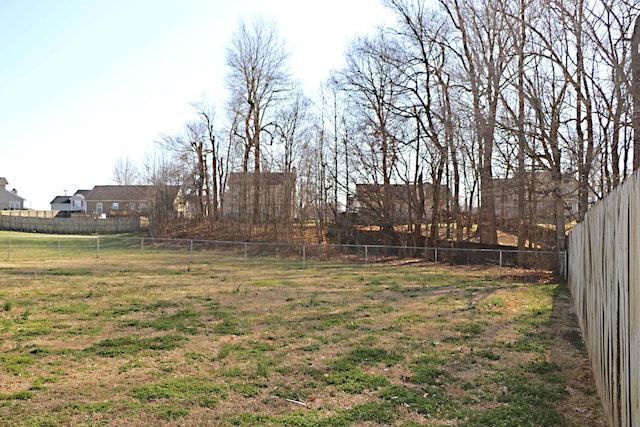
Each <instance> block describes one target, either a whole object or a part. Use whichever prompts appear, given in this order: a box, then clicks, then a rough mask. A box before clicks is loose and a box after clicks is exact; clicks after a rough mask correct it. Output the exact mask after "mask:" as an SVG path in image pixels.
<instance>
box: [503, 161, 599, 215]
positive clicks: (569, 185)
mask: <svg viewBox="0 0 640 427" xmlns="http://www.w3.org/2000/svg"><path fill="white" fill-rule="evenodd" d="M525 185H526V199H527V206H526V212H527V214H528V215H531V214H533V215H535V216H536V219H537V220H539V221H546V222H553V221H554V218H555V202H556V195H555V192H556V185H555V183H554V182H553V178H552V176H551V173H550V172H548V171H536V172H528V173H527V177H526V184H525ZM579 186H580V183H579V182H578V180H577V179H576V178H575V177H574V176H573V174H572V173H565V174H563V175H562V181H561V183H560V185H559V187H558V189H559V192H560V196H561V197H562V200H563V203H564V216H565V218H566V219H567V220H568V221H571V220H572V219H575V218H574V217H575V215H577V214H578V188H579ZM517 188H518V181H517V179H516V178H505V179H495V180H494V194H495V206H496V216H499V217H503V218H506V219H515V218H518V191H517ZM595 199H596V198H595V195H594V194H590V196H589V203H592V202H593V201H595Z"/></svg>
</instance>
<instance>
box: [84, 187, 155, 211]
mask: <svg viewBox="0 0 640 427" xmlns="http://www.w3.org/2000/svg"><path fill="white" fill-rule="evenodd" d="M84 198H85V202H86V208H87V210H86V213H89V214H94V215H102V216H140V215H145V214H147V213H148V210H149V205H150V198H151V186H147V185H96V186H95V187H93V189H92V190H90V191H89V192H88V193H86V194H85V195H84Z"/></svg>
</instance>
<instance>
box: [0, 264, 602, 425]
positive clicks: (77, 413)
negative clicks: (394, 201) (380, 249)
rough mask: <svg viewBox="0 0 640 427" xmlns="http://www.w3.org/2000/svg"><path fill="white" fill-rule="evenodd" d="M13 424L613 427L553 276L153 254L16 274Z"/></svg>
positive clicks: (0, 414)
mask: <svg viewBox="0 0 640 427" xmlns="http://www.w3.org/2000/svg"><path fill="white" fill-rule="evenodd" d="M0 424H1V425H16V426H20V425H33V426H56V425H87V426H88V425H90V426H100V425H112V426H119V425H122V426H137V425H139V426H142V425H145V426H146V425H183V426H192V425H195V426H198V425H202V426H225V425H269V426H348V425H358V426H361V425H363V426H374V425H395V426H422V425H427V426H431V425H439V426H442V425H459V426H554V425H558V426H563V425H569V426H571V425H573V426H600V425H604V420H603V416H602V411H601V408H600V405H599V401H598V398H597V395H596V392H595V389H594V385H593V380H592V378H591V370H590V368H589V364H588V362H587V356H586V354H585V351H584V348H583V346H582V342H581V340H580V335H579V330H578V326H577V323H576V320H575V317H574V316H573V314H572V309H571V304H570V297H569V294H568V292H567V290H566V289H565V288H564V287H563V286H559V285H557V284H555V283H554V282H553V281H551V280H550V278H549V277H548V276H547V275H545V274H532V273H531V272H522V271H513V270H506V269H500V270H499V269H493V270H487V269H468V268H467V269H445V268H443V267H442V266H439V267H438V269H437V270H436V269H435V268H434V266H433V265H422V266H421V265H419V264H405V265H390V264H373V265H371V264H370V265H349V264H342V263H328V262H323V263H320V262H310V263H307V265H306V268H305V269H302V268H301V266H300V263H299V262H288V261H286V260H277V259H273V258H244V257H232V256H230V255H228V254H227V255H225V254H220V253H209V254H206V255H202V254H201V255H200V256H198V257H197V259H195V260H194V259H193V258H191V257H189V256H187V257H185V256H184V255H180V254H175V253H172V254H168V253H164V254H163V253H145V254H139V253H138V254H129V255H126V256H108V257H100V258H96V257H93V258H89V257H87V258H84V259H75V260H71V259H66V260H64V259H56V260H46V259H42V260H39V261H35V260H18V261H11V260H4V261H0Z"/></svg>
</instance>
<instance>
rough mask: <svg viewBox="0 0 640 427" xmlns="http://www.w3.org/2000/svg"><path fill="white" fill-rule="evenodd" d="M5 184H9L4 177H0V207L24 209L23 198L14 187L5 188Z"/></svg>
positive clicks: (3, 208)
mask: <svg viewBox="0 0 640 427" xmlns="http://www.w3.org/2000/svg"><path fill="white" fill-rule="evenodd" d="M7 185H9V182H8V181H7V179H6V178H4V177H0V209H1V210H7V209H10V210H15V209H24V200H25V199H23V198H22V197H20V196H18V192H17V191H16V189H15V188H14V189H13V190H11V191H9V190H7V189H6V187H7Z"/></svg>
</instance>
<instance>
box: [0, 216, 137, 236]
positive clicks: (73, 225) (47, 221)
mask: <svg viewBox="0 0 640 427" xmlns="http://www.w3.org/2000/svg"><path fill="white" fill-rule="evenodd" d="M0 230H10V231H26V232H36V233H53V234H94V233H97V234H116V233H131V232H137V231H140V230H141V223H140V218H139V217H116V218H36V217H29V216H11V215H0Z"/></svg>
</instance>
